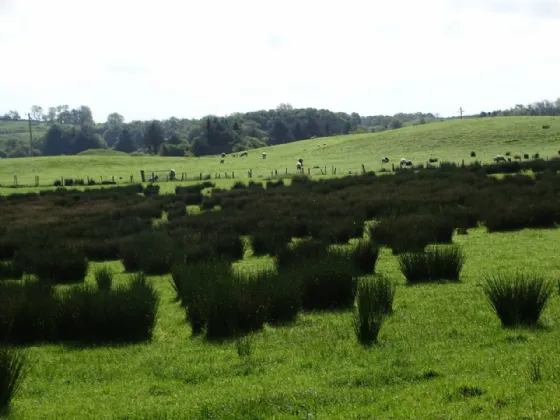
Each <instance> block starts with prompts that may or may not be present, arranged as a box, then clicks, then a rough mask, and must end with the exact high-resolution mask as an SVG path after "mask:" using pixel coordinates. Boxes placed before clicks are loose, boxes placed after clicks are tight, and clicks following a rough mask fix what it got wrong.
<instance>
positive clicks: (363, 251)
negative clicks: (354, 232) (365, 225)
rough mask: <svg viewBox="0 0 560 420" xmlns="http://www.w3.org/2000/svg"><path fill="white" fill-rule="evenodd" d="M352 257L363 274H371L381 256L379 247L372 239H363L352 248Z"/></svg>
mask: <svg viewBox="0 0 560 420" xmlns="http://www.w3.org/2000/svg"><path fill="white" fill-rule="evenodd" d="M351 258H352V261H353V262H354V265H355V266H356V268H357V269H358V270H359V271H360V272H361V273H362V274H371V273H373V272H374V271H375V265H376V264H377V259H378V258H379V247H378V246H377V245H376V244H375V243H374V242H373V241H371V240H361V241H359V242H358V244H357V245H356V246H355V247H354V248H353V249H352V253H351Z"/></svg>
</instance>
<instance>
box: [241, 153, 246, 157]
mask: <svg viewBox="0 0 560 420" xmlns="http://www.w3.org/2000/svg"><path fill="white" fill-rule="evenodd" d="M243 156H247V152H241V153H240V154H239V157H243Z"/></svg>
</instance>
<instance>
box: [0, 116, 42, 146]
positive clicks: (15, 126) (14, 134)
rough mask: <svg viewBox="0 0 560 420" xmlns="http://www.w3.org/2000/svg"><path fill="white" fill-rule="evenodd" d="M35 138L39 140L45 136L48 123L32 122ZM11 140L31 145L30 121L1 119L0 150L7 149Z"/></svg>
mask: <svg viewBox="0 0 560 420" xmlns="http://www.w3.org/2000/svg"><path fill="white" fill-rule="evenodd" d="M31 127H32V131H33V139H34V140H37V139H39V138H40V137H42V136H44V135H45V133H46V132H47V130H48V125H47V124H43V123H37V122H33V123H31ZM10 142H16V143H18V144H23V145H25V146H26V147H29V123H28V122H27V121H0V150H1V149H5V148H6V145H7V144H9V143H10Z"/></svg>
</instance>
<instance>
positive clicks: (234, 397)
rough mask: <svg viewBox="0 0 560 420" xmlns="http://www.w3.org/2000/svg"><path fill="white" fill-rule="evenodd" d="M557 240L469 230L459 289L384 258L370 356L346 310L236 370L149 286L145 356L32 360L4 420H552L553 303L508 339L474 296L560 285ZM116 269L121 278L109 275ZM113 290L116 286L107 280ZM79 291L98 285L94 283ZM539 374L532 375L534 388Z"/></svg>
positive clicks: (225, 352) (92, 352) (268, 345)
mask: <svg viewBox="0 0 560 420" xmlns="http://www.w3.org/2000/svg"><path fill="white" fill-rule="evenodd" d="M559 235H560V232H559V231H557V230H524V231H521V232H516V233H507V234H488V233H485V232H484V230H483V229H477V230H473V231H471V232H470V233H469V235H465V236H463V235H462V236H457V237H455V238H454V241H455V242H456V243H459V244H460V245H462V246H463V248H464V250H465V253H466V258H467V262H466V264H465V268H464V271H463V272H462V276H461V280H462V281H461V282H460V283H450V284H429V285H420V286H406V285H405V281H404V278H403V277H402V275H401V274H400V271H399V268H398V261H397V259H396V257H394V256H392V255H391V252H390V251H387V250H383V251H382V253H381V256H380V259H379V262H378V266H377V271H379V272H382V273H385V274H387V275H389V276H390V277H391V278H392V279H394V280H395V281H397V282H398V286H397V291H396V296H395V302H394V305H393V308H394V313H393V314H392V315H390V316H389V317H388V318H387V320H386V322H385V323H384V325H383V328H382V330H381V333H380V335H379V343H378V344H377V345H376V346H373V347H372V348H369V349H367V348H364V347H362V346H360V345H359V344H358V342H357V340H356V337H355V335H354V331H353V324H352V311H346V312H343V313H330V314H306V315H303V316H301V317H300V318H299V320H298V322H297V323H296V324H295V325H294V326H293V327H278V328H270V327H267V328H266V329H265V330H264V332H262V333H257V334H255V335H254V336H252V338H251V345H250V355H248V356H247V355H245V356H243V357H240V356H239V355H238V349H237V346H236V343H235V342H231V343H229V344H208V343H205V342H204V341H203V340H202V339H201V338H191V337H190V332H189V329H188V327H187V324H186V322H185V319H184V313H183V311H182V310H181V309H180V307H179V304H178V303H172V300H173V297H174V294H173V291H172V287H171V285H170V283H169V281H168V278H167V277H154V278H153V281H154V282H155V283H156V284H157V288H158V289H159V290H160V291H161V293H162V306H161V313H160V316H159V320H158V322H157V329H156V333H155V341H154V342H153V343H152V344H147V345H134V346H129V347H120V348H119V347H113V348H111V347H105V348H97V349H68V348H64V347H62V346H55V345H51V346H45V347H41V346H35V347H31V348H30V351H29V356H30V357H31V358H32V360H34V363H35V364H34V366H33V369H32V370H31V372H30V374H29V376H28V377H27V379H26V381H25V382H24V384H23V386H22V388H21V390H20V394H18V396H17V397H16V398H15V400H14V402H13V410H14V412H13V416H14V418H21V419H35V418H37V419H38V418H42V419H51V418H52V419H54V418H83V419H89V418H91V419H94V418H95V419H98V418H135V419H136V418H145V419H148V418H150V419H151V418H185V419H187V418H188V419H190V418H220V419H223V418H227V419H229V418H231V419H233V418H236V419H254V418H276V419H288V418H305V416H306V415H307V414H308V413H312V414H313V418H315V419H352V418H353V419H358V418H372V416H376V417H379V418H411V417H414V418H496V417H498V418H551V417H554V416H557V415H558V414H559V413H560V402H559V401H558V400H557V399H555V398H554V397H552V398H551V396H553V395H555V393H556V392H557V391H558V386H559V383H560V369H559V367H558V366H560V356H559V355H558V352H557V346H558V341H559V340H560V329H558V320H559V317H560V302H559V298H558V297H557V296H556V297H554V298H553V300H552V303H551V305H550V306H549V307H548V308H547V309H546V310H545V312H544V314H543V316H542V322H543V324H544V327H541V328H540V329H536V330H527V329H525V330H513V331H512V330H506V329H503V328H501V326H500V322H499V320H498V319H497V317H496V316H495V314H494V313H493V311H492V309H491V308H490V307H489V305H488V303H487V302H486V300H485V298H484V295H483V293H482V290H481V288H480V284H481V282H482V280H483V277H484V273H487V272H492V271H493V270H501V269H504V268H514V269H515V268H516V267H517V268H520V267H523V268H524V269H528V270H536V269H538V270H541V271H543V272H544V273H545V274H546V275H547V276H549V277H551V278H558V276H559V275H560V265H559V264H558V261H557V259H556V258H555V257H556V254H557V250H556V244H557V243H558V239H559ZM249 255H250V254H249ZM269 261H270V260H268V259H257V258H253V257H249V258H248V259H245V260H244V261H242V262H241V263H240V265H241V266H242V267H245V268H246V269H248V270H250V269H252V268H254V267H256V266H257V265H259V264H268V263H269ZM113 269H115V270H116V271H118V272H122V270H123V267H122V266H121V265H120V264H119V263H113ZM123 279H124V274H118V275H117V276H116V279H115V281H116V283H117V284H118V283H119V281H121V282H122V281H123ZM88 281H89V282H94V279H93V273H91V274H90V275H89V277H88ZM538 357H540V358H542V362H538V359H537V358H538ZM539 363H540V364H539ZM536 365H538V367H539V368H540V373H541V375H542V378H541V379H540V381H537V382H535V381H534V378H535V375H534V371H535V366H536ZM531 372H533V374H532V373H531ZM109 413H110V414H109Z"/></svg>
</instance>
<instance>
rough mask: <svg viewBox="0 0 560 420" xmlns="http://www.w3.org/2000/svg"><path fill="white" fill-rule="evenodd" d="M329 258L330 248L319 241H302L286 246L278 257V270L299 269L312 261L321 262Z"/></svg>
mask: <svg viewBox="0 0 560 420" xmlns="http://www.w3.org/2000/svg"><path fill="white" fill-rule="evenodd" d="M328 256H329V247H328V245H327V244H326V243H324V242H323V241H320V240H317V239H302V240H300V241H298V242H296V243H295V244H286V245H285V246H284V247H283V248H282V249H281V250H280V251H279V252H278V254H277V255H276V265H277V267H278V270H284V269H290V268H297V267H301V266H302V265H305V264H306V263H308V262H310V261H321V260H324V259H327V258H328Z"/></svg>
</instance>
